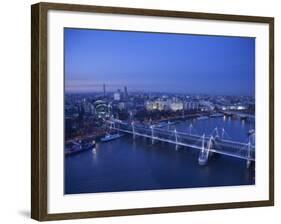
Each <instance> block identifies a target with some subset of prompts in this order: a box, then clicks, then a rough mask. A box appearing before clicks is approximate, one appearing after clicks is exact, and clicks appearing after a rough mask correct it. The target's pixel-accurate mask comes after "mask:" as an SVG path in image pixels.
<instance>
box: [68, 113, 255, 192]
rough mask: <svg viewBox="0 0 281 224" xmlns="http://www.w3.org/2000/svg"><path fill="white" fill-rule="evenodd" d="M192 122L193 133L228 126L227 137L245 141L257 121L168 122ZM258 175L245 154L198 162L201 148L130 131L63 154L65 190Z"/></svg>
mask: <svg viewBox="0 0 281 224" xmlns="http://www.w3.org/2000/svg"><path fill="white" fill-rule="evenodd" d="M191 124H192V126H193V129H192V132H193V133H196V134H200V135H202V134H203V133H205V134H210V133H211V132H212V131H213V129H214V128H215V127H218V128H220V129H221V128H225V130H226V132H227V133H228V136H227V135H226V136H225V138H229V139H232V140H235V141H242V142H247V141H248V131H249V130H251V129H253V128H254V127H255V125H254V122H249V121H241V120H240V119H237V120H233V119H231V118H226V117H219V118H210V119H206V120H187V121H183V122H181V123H179V124H176V125H174V126H171V127H170V128H172V129H174V128H176V129H177V130H178V131H184V132H189V131H190V129H189V127H190V125H191ZM254 177H255V169H254V165H253V166H251V168H250V169H247V168H246V162H245V161H244V160H240V159H235V158H230V157H226V156H222V155H213V156H212V157H211V158H210V159H209V161H208V164H207V165H206V166H199V165H198V150H194V149H188V148H183V147H179V148H178V150H176V148H175V146H174V145H169V144H167V143H163V142H156V143H155V144H152V143H151V141H149V140H148V139H145V138H136V139H135V140H133V138H132V136H124V137H122V138H120V139H117V140H114V141H111V142H106V143H97V145H96V149H95V150H89V151H86V152H83V153H80V154H77V155H74V156H69V157H66V159H65V193H67V194H70V193H94V192H114V191H131V190H153V189H170V188H189V187H211V186H233V185H249V184H254V183H255V180H254Z"/></svg>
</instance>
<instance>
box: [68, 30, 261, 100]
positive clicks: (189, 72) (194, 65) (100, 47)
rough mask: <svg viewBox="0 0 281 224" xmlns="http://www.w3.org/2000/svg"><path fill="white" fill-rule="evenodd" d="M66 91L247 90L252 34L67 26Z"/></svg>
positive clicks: (251, 79) (250, 88)
mask: <svg viewBox="0 0 281 224" xmlns="http://www.w3.org/2000/svg"><path fill="white" fill-rule="evenodd" d="M64 40H65V89H66V92H96V91H101V90H102V87H101V85H102V84H103V83H104V84H106V87H107V90H108V91H115V90H116V89H117V88H123V87H124V86H127V88H128V91H146V92H171V93H190V94H216V95H217V94H225V95H251V96H254V93H255V39H254V38H242V37H221V36H203V35H187V34H184V35H183V34H160V33H144V32H123V31H105V30H88V29H71V28H65V30H64Z"/></svg>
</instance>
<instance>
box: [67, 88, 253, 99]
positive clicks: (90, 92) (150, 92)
mask: <svg viewBox="0 0 281 224" xmlns="http://www.w3.org/2000/svg"><path fill="white" fill-rule="evenodd" d="M116 92H117V90H116V91H107V92H106V94H113V93H116ZM122 92H123V91H122V89H121V93H122ZM128 92H129V91H128ZM130 93H134V94H135V93H146V94H179V95H190V96H196V95H198V96H235V97H239V96H241V97H253V98H255V95H232V94H208V93H190V92H165V91H164V92H159V91H141V90H131V91H130V92H129V95H130ZM65 94H103V91H85V92H83V91H80V92H77V91H65Z"/></svg>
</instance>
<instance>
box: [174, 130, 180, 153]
mask: <svg viewBox="0 0 281 224" xmlns="http://www.w3.org/2000/svg"><path fill="white" fill-rule="evenodd" d="M174 133H175V141H176V150H178V148H179V144H178V132H177V129H175V130H174Z"/></svg>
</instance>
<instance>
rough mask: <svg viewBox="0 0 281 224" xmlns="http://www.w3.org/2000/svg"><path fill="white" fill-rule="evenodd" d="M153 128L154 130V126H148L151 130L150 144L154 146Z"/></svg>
mask: <svg viewBox="0 0 281 224" xmlns="http://www.w3.org/2000/svg"><path fill="white" fill-rule="evenodd" d="M153 128H154V126H153V125H151V126H150V129H151V144H154V140H155V139H154V138H155V137H154V129H153Z"/></svg>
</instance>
